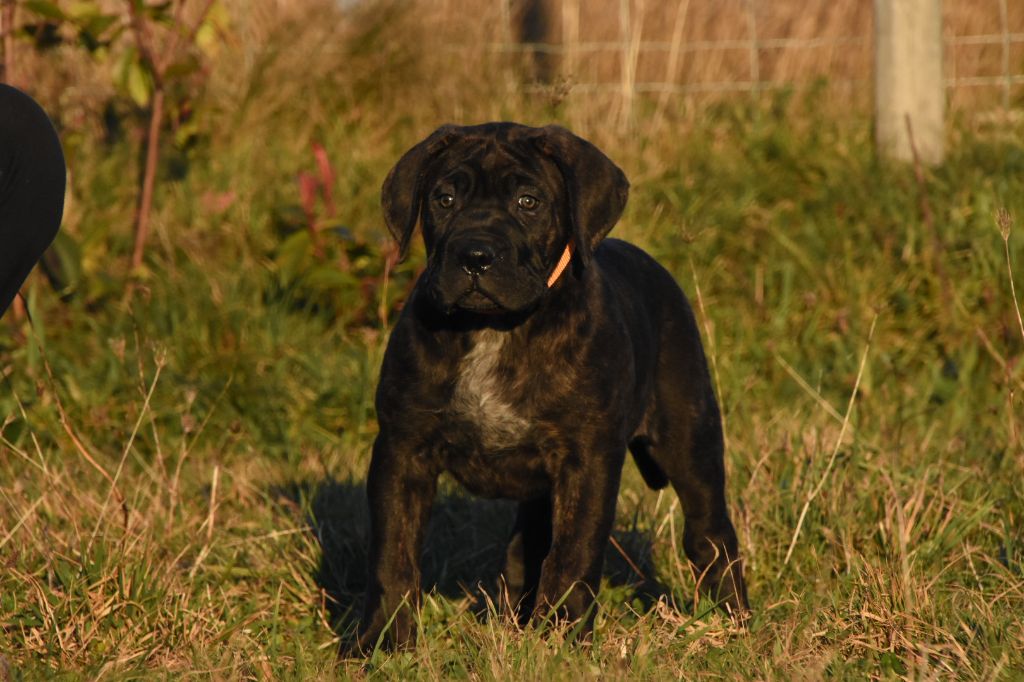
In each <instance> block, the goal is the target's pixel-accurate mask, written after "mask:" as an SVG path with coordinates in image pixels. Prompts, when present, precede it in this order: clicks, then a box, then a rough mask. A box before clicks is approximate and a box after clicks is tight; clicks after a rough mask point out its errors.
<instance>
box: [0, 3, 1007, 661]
mask: <svg viewBox="0 0 1024 682" xmlns="http://www.w3.org/2000/svg"><path fill="white" fill-rule="evenodd" d="M228 7H229V8H230V7H232V5H231V4H230V3H228ZM404 8H406V5H403V4H401V3H391V4H381V6H380V7H378V8H377V11H373V12H359V11H352V12H351V13H350V14H349V15H346V16H344V17H343V16H342V15H341V14H340V12H339V10H337V9H336V8H334V7H332V6H331V3H317V2H312V1H310V2H305V3H276V4H275V3H269V2H268V3H265V4H259V5H258V6H257V9H254V10H253V11H252V12H249V13H247V14H246V13H243V12H238V13H237V14H235V15H232V23H231V26H232V28H231V33H230V34H229V35H227V37H226V38H224V40H223V41H222V42H221V43H219V48H218V49H217V50H212V49H211V50H209V51H208V52H207V53H206V54H207V56H206V57H205V58H206V60H207V62H206V63H207V68H206V70H205V71H203V72H202V74H201V75H202V78H203V80H202V83H201V85H202V87H201V88H200V87H199V86H198V85H197V86H196V88H195V90H194V94H193V95H192V96H190V97H189V98H187V102H188V107H189V109H188V115H187V116H185V115H183V114H182V113H181V111H180V108H179V109H174V110H172V114H171V115H172V116H173V117H176V118H175V122H174V123H173V125H172V126H170V128H169V132H168V134H167V135H165V136H164V143H163V145H164V146H163V148H162V153H161V163H160V167H159V173H158V179H157V190H156V196H155V200H154V213H153V216H152V227H151V229H152V234H151V235H150V241H149V243H148V246H147V249H146V252H145V259H144V262H143V264H142V265H141V266H140V267H137V268H132V267H131V266H130V255H131V251H132V233H131V226H132V215H133V210H134V208H135V202H136V195H137V182H136V179H137V176H138V174H139V173H140V151H139V150H140V144H141V139H142V131H144V129H145V109H144V108H143V107H139V106H137V105H136V104H133V103H132V101H131V99H130V98H128V97H126V96H125V95H124V94H123V93H120V94H119V92H118V91H117V90H116V88H115V87H114V86H113V85H111V84H110V83H109V82H107V81H106V80H104V78H105V76H104V74H105V73H106V72H105V71H103V70H102V69H98V68H91V67H89V65H88V64H86V63H84V62H82V61H81V60H79V61H75V60H74V59H70V58H69V56H71V55H72V53H71V52H70V51H71V50H73V49H76V48H73V47H68V48H58V50H63V49H66V50H68V51H69V52H64V53H60V52H59V51H58V52H57V53H56V55H54V54H50V53H47V54H42V53H41V54H39V55H29V54H27V51H28V50H29V49H30V48H29V47H24V48H23V49H25V50H26V54H25V58H24V59H23V60H22V62H21V68H22V71H21V73H22V74H35V75H36V76H38V80H37V81H36V82H37V84H38V86H37V87H36V88H35V89H34V90H33V89H32V88H28V89H29V90H30V91H32V92H33V93H34V94H36V95H37V96H38V97H39V98H40V99H41V101H43V103H44V104H45V105H46V106H47V108H48V109H49V110H51V111H59V112H61V113H60V114H59V116H57V118H58V123H59V126H60V128H61V131H62V136H63V140H64V144H65V150H66V153H67V156H68V162H69V167H70V172H71V175H70V178H71V184H72V191H71V193H70V195H69V200H68V207H67V211H66V218H65V224H64V228H63V230H62V234H61V237H60V239H59V241H58V243H57V244H56V245H55V248H54V250H53V251H52V253H51V255H50V256H49V257H48V271H49V272H50V275H51V276H50V277H46V276H44V275H43V273H42V272H37V273H36V274H34V275H33V277H32V278H31V279H30V281H29V283H28V284H27V286H26V288H25V290H24V293H25V296H26V306H25V311H24V312H20V313H19V312H18V311H12V312H11V313H9V314H8V315H6V316H5V317H4V318H3V319H2V320H0V680H20V679H52V678H54V677H60V678H67V679H78V678H86V679H95V678H100V679H134V678H141V677H146V678H150V677H153V676H157V677H179V676H182V677H184V676H186V675H188V676H199V677H202V678H211V679H241V678H244V679H249V678H256V679H334V678H337V677H341V678H363V677H366V678H371V679H402V680H405V679H426V680H434V679H449V678H453V679H474V680H476V679H511V680H520V679H529V680H533V679H536V680H541V679H543V680H548V679H554V680H562V679H566V680H576V679H650V680H662V679H680V678H681V679H693V678H697V677H702V678H703V677H715V678H721V677H727V678H751V679H784V680H786V679H794V678H796V679H820V678H825V677H828V678H854V679H863V678H884V679H897V678H905V679H934V678H947V679H948V678H957V679H980V680H993V679H998V680H1002V679H1007V680H1009V679H1020V678H1022V677H1024V361H1022V357H1024V323H1022V321H1021V312H1020V310H1019V309H1018V307H1017V306H1018V305H1024V125H1022V124H1021V122H1020V119H1019V118H1015V117H1014V116H1013V115H1012V114H1008V113H1005V112H1003V113H999V112H996V113H995V114H991V115H968V114H967V113H963V114H961V115H959V116H958V118H956V119H955V120H953V121H951V123H950V129H949V140H948V142H949V148H950V154H949V157H948V159H947V160H946V162H945V163H943V164H942V165H941V166H938V167H936V168H931V169H928V168H917V169H915V168H914V167H913V166H907V165H901V164H896V163H891V162H888V161H886V160H884V159H882V158H879V157H878V156H877V155H876V154H875V151H874V146H873V143H872V129H871V124H870V121H869V120H868V119H867V118H866V117H864V116H863V113H864V112H863V111H862V109H864V107H860V108H858V107H855V106H849V107H847V106H841V105H840V106H837V104H836V102H835V101H834V100H833V99H832V98H829V97H826V96H825V95H824V94H823V93H822V92H821V91H820V90H818V89H815V88H809V89H805V90H799V91H796V92H791V91H786V90H779V91H777V92H772V93H770V94H764V95H759V96H756V97H755V96H748V95H743V96H740V97H732V98H726V99H722V100H718V101H705V100H701V101H697V100H693V99H684V98H681V97H680V98H673V99H670V100H667V101H666V100H664V99H659V98H653V99H651V100H645V99H638V100H637V101H635V102H634V103H633V104H632V109H631V112H630V115H629V117H625V116H620V115H618V110H617V109H615V107H614V102H605V101H600V100H599V99H597V98H586V97H577V96H574V95H572V94H571V93H570V94H568V95H567V94H566V93H565V92H564V91H563V90H562V89H561V88H560V87H559V86H558V85H557V84H556V85H555V86H552V87H551V88H548V89H541V90H540V91H538V90H537V89H536V88H524V87H522V84H521V82H520V81H519V80H517V78H516V73H517V70H516V67H517V65H516V64H514V63H511V62H510V61H509V60H507V59H506V57H505V56H502V55H491V56H490V57H482V58H481V59H479V60H475V59H474V60H464V61H463V62H460V63H459V64H458V65H457V66H455V67H452V66H451V55H450V53H445V52H444V50H443V49H439V48H438V46H437V45H436V44H432V43H430V42H428V41H424V40H422V39H421V38H422V34H421V33H420V32H419V31H421V30H422V28H421V22H419V21H417V20H416V17H413V16H410V12H409V11H408V10H407V9H404ZM243 15H244V17H243ZM253 45H257V46H258V49H251V46H253ZM47 69H49V70H47ZM446 69H447V70H446ZM40 74H42V75H40ZM177 101H186V100H185V99H179V100H177ZM868 108H869V107H868ZM609 112H611V114H614V115H610V113H609ZM492 119H515V120H520V121H522V122H524V123H531V124H543V123H548V122H560V123H562V124H565V125H568V126H570V127H572V128H573V129H574V130H575V131H576V132H578V133H580V134H581V135H583V136H585V137H588V138H589V139H591V140H593V141H594V142H595V143H597V144H598V145H599V146H601V147H602V148H603V149H604V150H605V151H606V152H608V154H609V155H610V156H611V157H612V158H613V159H614V160H615V161H616V162H617V163H618V164H619V165H620V166H621V167H622V168H623V169H624V170H625V171H626V173H627V175H628V176H629V177H630V180H631V182H632V185H633V189H632V193H631V199H630V203H629V206H628V208H627V210H626V214H625V216H624V217H623V219H622V221H621V222H620V224H619V225H618V227H617V228H616V229H615V231H614V232H613V234H614V235H616V236H619V237H622V238H626V239H629V240H631V241H634V242H636V243H638V244H640V245H642V246H643V247H644V248H646V249H648V250H649V251H650V252H651V253H652V254H654V255H655V256H656V257H657V258H658V259H659V260H660V261H661V262H662V263H663V264H665V265H666V266H667V267H668V268H669V269H670V270H672V272H673V273H674V274H675V275H676V277H677V279H678V281H679V282H680V284H681V285H682V286H683V288H684V290H686V292H687V293H688V295H689V296H690V298H691V300H692V302H693V303H694V307H695V309H696V311H697V315H698V321H699V323H700V325H701V327H702V331H703V333H704V341H705V346H706V348H707V350H708V354H709V356H710V359H711V362H712V366H713V375H714V379H715V382H716V386H717V389H718V393H719V397H720V400H721V403H722V405H723V409H724V419H725V431H726V438H727V466H728V475H729V478H728V489H729V495H730V503H731V509H732V515H733V520H734V522H735V523H736V525H737V530H738V532H739V534H740V539H741V547H742V551H743V553H744V557H745V562H746V572H747V577H748V582H749V588H750V594H751V601H752V602H753V607H754V617H753V620H752V622H751V623H750V625H749V628H748V629H746V630H739V629H737V628H736V627H734V626H733V625H731V623H730V622H729V621H728V619H726V618H724V617H723V616H722V615H720V614H719V613H718V612H716V611H714V610H713V609H711V608H709V605H708V604H706V603H701V602H695V599H694V589H695V588H694V579H693V577H692V575H691V573H690V569H689V567H688V566H687V564H686V560H685V557H684V555H683V553H682V547H681V530H682V515H681V512H680V510H679V507H678V503H677V501H676V499H675V497H674V496H673V495H670V494H668V493H664V494H657V493H653V492H650V491H649V490H647V489H646V488H645V487H644V485H643V482H642V480H641V479H640V476H639V473H638V472H637V471H636V469H635V467H634V465H633V464H632V462H627V468H626V471H625V474H624V483H623V487H622V491H621V493H620V497H619V503H618V522H617V524H616V527H615V530H614V533H613V542H612V543H611V544H610V545H609V547H608V550H607V554H606V569H605V580H604V583H603V587H602V590H601V593H600V596H599V602H600V610H599V612H598V615H597V625H596V629H595V633H594V639H593V642H592V644H590V645H589V646H577V645H573V644H571V643H567V642H566V641H565V639H564V638H563V637H562V636H561V633H560V632H557V631H556V632H552V631H551V629H550V628H549V629H539V628H530V629H526V630H519V629H517V628H516V627H514V626H513V625H511V624H510V623H509V622H507V621H505V620H504V619H502V618H501V617H500V616H497V615H495V614H494V612H493V608H492V606H491V605H490V604H489V603H488V597H487V594H488V593H487V588H489V586H490V585H491V584H492V583H493V581H494V579H495V576H496V574H497V571H498V568H499V565H500V561H501V553H502V551H503V544H502V543H503V542H504V541H505V539H506V538H507V535H508V532H509V529H510V527H511V521H512V515H511V513H512V508H511V507H510V506H509V504H508V503H506V502H502V501H485V500H480V499H476V498H473V497H471V496H469V495H467V494H466V493H464V492H463V491H461V490H460V489H459V488H458V486H457V485H456V484H454V483H453V482H451V481H445V483H444V485H442V487H441V493H440V496H439V498H438V500H437V503H436V506H435V509H434V521H433V526H432V531H431V534H430V536H429V537H428V540H427V544H426V548H425V556H424V566H425V585H426V586H427V588H428V590H429V592H428V595H427V597H426V599H425V600H424V605H423V609H422V612H421V614H420V618H421V636H420V638H419V641H418V643H417V645H416V647H415V648H414V649H413V650H411V651H408V652H403V653H399V654H387V653H385V652H382V651H381V652H377V653H376V654H375V655H374V656H373V657H372V658H370V659H369V660H368V661H363V660H341V661H336V651H337V648H338V643H339V641H340V639H342V638H344V637H346V636H347V634H348V633H349V632H350V631H351V629H352V628H353V627H354V623H355V621H354V618H355V617H356V614H357V613H358V608H359V604H360V599H361V594H362V590H363V585H364V583H365V579H366V576H365V566H364V563H365V552H366V549H365V542H364V536H365V533H366V514H365V510H364V506H365V497H364V493H363V489H362V483H363V480H364V477H365V471H366V467H367V463H368V455H369V448H370V445H371V443H372V440H373V437H374V435H375V434H376V423H375V418H374V411H373V404H372V397H373V392H374V389H375V386H376V375H377V371H378V367H379V363H380V359H381V355H382V352H383V349H384V346H385V344H386V341H387V336H388V331H389V328H390V325H391V324H392V322H393V320H394V317H395V313H396V311H397V310H398V308H399V307H400V305H401V303H402V300H403V298H404V296H405V294H406V292H407V291H408V289H409V286H410V285H411V282H412V279H413V277H414V276H415V274H416V272H417V270H418V268H420V267H421V266H422V264H423V260H424V254H423V250H422V246H419V245H417V248H416V249H414V251H413V253H412V254H411V256H410V257H409V259H408V260H407V261H406V262H404V263H401V264H399V265H398V266H397V267H396V268H395V270H394V271H393V272H390V273H388V272H387V271H386V268H385V261H386V260H387V259H388V258H389V257H390V256H391V255H393V253H394V251H393V247H392V246H391V244H390V243H389V242H388V240H387V236H386V230H385V229H384V226H383V221H382V218H381V216H380V209H379V205H378V192H379V187H380V183H381V182H382V180H383V177H384V175H385V174H386V173H387V171H388V169H389V168H390V166H391V164H393V163H394V161H395V160H396V159H397V158H398V156H399V154H400V153H401V152H402V151H404V150H405V149H406V148H408V147H409V146H410V145H412V144H413V143H414V142H416V141H418V140H419V139H420V138H422V137H423V136H425V135H426V134H428V133H429V132H430V131H431V130H433V128H434V127H435V126H437V125H438V124H440V123H443V122H446V121H454V122H466V123H468V122H477V121H482V120H492ZM1014 280H1016V293H1014V289H1013V287H1014ZM1015 297H1016V300H1015ZM481 585H482V586H483V588H484V589H481V587H480V586H481ZM554 629H555V630H558V628H554Z"/></svg>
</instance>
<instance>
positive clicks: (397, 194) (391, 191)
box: [380, 125, 458, 258]
mask: <svg viewBox="0 0 1024 682" xmlns="http://www.w3.org/2000/svg"><path fill="white" fill-rule="evenodd" d="M457 134H458V128H457V127H456V126H453V125H444V126H441V127H440V128H438V129H437V130H435V131H434V132H433V133H431V134H430V136H429V137H427V139H425V140H423V141H422V142H420V143H419V144H417V145H416V146H415V147H413V148H412V149H410V150H409V151H407V152H406V153H405V154H403V155H402V158H400V159H399V160H398V163H396V164H395V167H394V168H392V169H391V172H389V173H388V177H387V178H385V180H384V185H383V187H381V192H380V203H381V207H382V208H383V209H384V222H385V223H386V224H387V226H388V231H389V232H391V236H392V237H394V238H395V241H397V242H398V252H399V258H405V254H406V252H408V250H409V241H410V240H411V239H412V233H413V232H415V231H416V224H417V223H418V222H419V220H420V211H421V209H422V205H423V192H424V190H425V187H424V185H425V183H426V177H427V170H428V168H429V166H430V162H431V161H433V160H434V158H436V157H437V155H438V154H439V153H440V152H441V151H443V150H444V148H445V147H447V146H448V145H449V144H451V142H452V140H453V139H454V138H455V136H456V135H457Z"/></svg>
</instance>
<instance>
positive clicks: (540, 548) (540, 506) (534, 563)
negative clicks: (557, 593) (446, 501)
mask: <svg viewBox="0 0 1024 682" xmlns="http://www.w3.org/2000/svg"><path fill="white" fill-rule="evenodd" d="M551 513H552V509H551V499H550V498H548V497H541V498H537V499H534V500H527V501H525V502H520V503H519V509H518V511H517V512H516V522H515V526H514V528H513V530H512V538H511V540H509V543H508V549H507V550H506V553H505V568H504V569H503V570H502V572H501V582H502V583H503V586H502V587H503V590H504V591H505V594H503V595H502V600H503V601H505V600H507V603H508V604H509V605H510V606H511V607H512V610H513V612H514V613H515V614H516V615H517V619H518V621H519V623H520V624H525V623H526V622H527V621H528V620H529V619H530V614H531V613H532V612H533V607H534V604H535V603H536V601H537V586H538V585H539V584H540V570H541V565H542V564H543V563H544V557H546V556H547V555H548V551H549V550H550V549H551Z"/></svg>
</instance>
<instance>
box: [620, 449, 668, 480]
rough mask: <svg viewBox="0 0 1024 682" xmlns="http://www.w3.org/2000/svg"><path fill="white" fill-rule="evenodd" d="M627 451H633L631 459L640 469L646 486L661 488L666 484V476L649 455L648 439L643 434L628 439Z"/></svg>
mask: <svg viewBox="0 0 1024 682" xmlns="http://www.w3.org/2000/svg"><path fill="white" fill-rule="evenodd" d="M629 451H630V452H632V453H633V461H635V462H636V468H637V469H639V470H640V475H641V476H643V479H644V483H646V484H647V487H649V488H650V489H651V490H661V489H662V488H664V487H665V486H667V485H668V476H666V475H665V472H664V470H662V468H661V466H659V465H658V463H657V462H656V461H654V457H653V456H652V455H651V443H650V441H649V440H647V439H646V438H644V437H643V436H639V437H637V438H634V439H633V440H631V441H629Z"/></svg>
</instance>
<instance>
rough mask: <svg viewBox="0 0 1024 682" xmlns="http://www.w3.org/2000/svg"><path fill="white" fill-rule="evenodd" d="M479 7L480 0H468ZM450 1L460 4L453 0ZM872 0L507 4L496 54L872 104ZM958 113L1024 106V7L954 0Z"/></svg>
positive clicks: (613, 81) (647, 88) (684, 88)
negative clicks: (822, 91)
mask: <svg viewBox="0 0 1024 682" xmlns="http://www.w3.org/2000/svg"><path fill="white" fill-rule="evenodd" d="M463 2H464V3H469V4H471V3H472V0H463ZM445 4H446V5H453V4H458V0H448V2H446V3H445ZM872 5H873V3H872V2H871V0H805V1H803V2H800V1H797V0H502V4H501V12H500V16H499V17H495V19H498V20H499V21H500V22H501V23H502V24H504V26H503V27H502V30H500V31H498V32H497V35H499V36H501V39H499V40H497V41H495V42H493V43H491V44H490V45H489V49H491V50H494V51H498V52H506V53H510V54H520V55H525V56H529V57H531V58H532V61H533V63H534V65H535V70H536V71H537V73H538V76H539V80H541V81H544V80H547V81H550V80H551V79H552V78H555V77H558V78H563V79H568V80H569V87H570V88H571V91H572V92H573V93H574V94H588V93H601V92H608V93H619V94H621V95H622V96H623V97H627V98H628V97H632V96H635V95H643V94H659V95H662V96H664V95H674V94H679V95H687V94H692V95H699V94H710V95H714V94H728V93H756V92H760V91H768V90H773V89H778V88H793V87H797V88H799V87H803V86H811V85H815V86H818V87H825V88H827V89H828V90H829V91H830V92H833V93H835V94H838V95H839V96H840V97H843V98H851V103H852V104H854V105H856V102H857V101H858V100H859V99H863V100H864V101H866V102H870V101H871V100H870V96H871V90H872V82H873V68H874V59H873V40H874V37H873V29H874V27H873V11H872ZM943 38H944V53H945V54H944V63H943V72H944V75H945V86H946V89H947V99H948V101H949V103H950V106H951V107H952V108H954V109H956V108H967V107H970V108H990V107H1003V108H1007V109H1008V108H1011V107H1015V106H1020V105H1021V104H1024V2H1020V1H1019V0H945V2H944V5H943Z"/></svg>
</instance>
